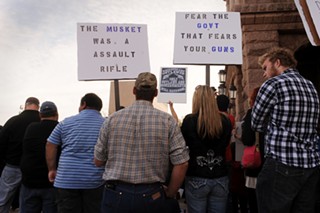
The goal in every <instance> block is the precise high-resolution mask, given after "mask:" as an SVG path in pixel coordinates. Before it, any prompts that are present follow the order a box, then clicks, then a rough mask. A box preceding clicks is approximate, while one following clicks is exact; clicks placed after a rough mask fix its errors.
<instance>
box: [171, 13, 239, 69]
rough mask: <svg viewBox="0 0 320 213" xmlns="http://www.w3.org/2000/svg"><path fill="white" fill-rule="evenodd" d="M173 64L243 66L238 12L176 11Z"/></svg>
mask: <svg viewBox="0 0 320 213" xmlns="http://www.w3.org/2000/svg"><path fill="white" fill-rule="evenodd" d="M173 63H174V64H242V31H241V21H240V13H238V12H206V13H196V12H177V13H176V28H175V40H174V57H173Z"/></svg>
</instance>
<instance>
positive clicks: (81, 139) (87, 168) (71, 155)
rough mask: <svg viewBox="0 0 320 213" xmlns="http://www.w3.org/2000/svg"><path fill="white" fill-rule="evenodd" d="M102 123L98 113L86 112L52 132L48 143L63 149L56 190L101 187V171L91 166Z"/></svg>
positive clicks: (67, 119)
mask: <svg viewBox="0 0 320 213" xmlns="http://www.w3.org/2000/svg"><path fill="white" fill-rule="evenodd" d="M103 121H104V118H103V117H102V116H101V114H100V113H99V111H97V110H91V109H86V110H83V111H81V112H80V113H79V114H78V115H75V116H72V117H69V118H66V119H65V120H63V121H61V122H60V123H59V124H58V125H57V126H56V128H55V129H54V130H53V132H52V134H51V135H50V137H49V138H48V141H49V142H50V143H53V144H55V145H59V146H61V149H62V152H61V156H60V160H59V167H58V172H57V177H56V179H55V182H54V186H55V187H58V188H67V189H72V188H74V189H83V188H84V189H85V188H95V187H98V186H100V185H101V184H102V183H103V180H102V172H103V169H102V168H96V167H95V165H94V163H93V150H94V145H95V143H96V141H97V137H98V135H99V130H100V127H101V125H102V123H103Z"/></svg>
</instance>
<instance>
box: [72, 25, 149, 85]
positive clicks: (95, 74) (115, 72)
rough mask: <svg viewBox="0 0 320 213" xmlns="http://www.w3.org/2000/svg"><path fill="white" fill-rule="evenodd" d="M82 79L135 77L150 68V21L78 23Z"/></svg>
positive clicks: (80, 77) (79, 66)
mask: <svg viewBox="0 0 320 213" xmlns="http://www.w3.org/2000/svg"><path fill="white" fill-rule="evenodd" d="M77 32H78V34H77V36H78V37H77V40H78V41H77V42H78V79H79V80H116V79H133V78H136V77H137V76H138V74H139V73H140V72H149V71H150V62H149V50H148V37H147V25H141V24H98V23H78V24H77Z"/></svg>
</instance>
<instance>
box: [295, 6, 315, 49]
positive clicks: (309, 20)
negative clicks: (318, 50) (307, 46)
mask: <svg viewBox="0 0 320 213" xmlns="http://www.w3.org/2000/svg"><path fill="white" fill-rule="evenodd" d="M294 3H295V4H296V7H297V9H298V11H299V14H300V17H301V20H302V23H303V26H304V29H305V31H306V34H307V36H308V39H309V41H310V43H311V44H312V45H313V46H320V0H294Z"/></svg>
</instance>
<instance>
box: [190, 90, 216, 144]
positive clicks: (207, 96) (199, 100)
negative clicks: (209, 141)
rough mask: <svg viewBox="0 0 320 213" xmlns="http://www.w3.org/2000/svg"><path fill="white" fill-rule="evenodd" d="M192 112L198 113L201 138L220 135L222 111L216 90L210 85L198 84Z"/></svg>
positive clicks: (198, 128) (198, 127) (198, 129)
mask: <svg viewBox="0 0 320 213" xmlns="http://www.w3.org/2000/svg"><path fill="white" fill-rule="evenodd" d="M192 114H197V115H198V123H197V132H198V134H199V135H200V137H201V138H205V137H206V136H207V137H209V138H214V137H219V135H220V134H221V132H222V122H221V113H220V112H219V109H218V105H217V101H216V96H215V92H214V91H213V90H212V89H211V88H210V87H209V86H197V87H196V89H195V91H194V93H193V100H192Z"/></svg>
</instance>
